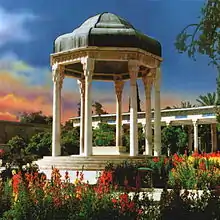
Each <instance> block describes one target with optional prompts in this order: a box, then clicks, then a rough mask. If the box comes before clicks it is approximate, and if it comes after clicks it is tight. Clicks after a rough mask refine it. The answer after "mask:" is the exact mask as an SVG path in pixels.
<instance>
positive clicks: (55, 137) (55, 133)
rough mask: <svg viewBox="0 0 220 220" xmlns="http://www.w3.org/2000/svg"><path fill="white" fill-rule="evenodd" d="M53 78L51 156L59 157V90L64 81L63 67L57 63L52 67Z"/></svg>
mask: <svg viewBox="0 0 220 220" xmlns="http://www.w3.org/2000/svg"><path fill="white" fill-rule="evenodd" d="M52 76H53V124H52V156H53V157H55V156H60V155H61V146H60V135H61V89H62V85H63V79H64V67H63V66H61V65H58V64H57V63H56V64H54V65H53V66H52Z"/></svg>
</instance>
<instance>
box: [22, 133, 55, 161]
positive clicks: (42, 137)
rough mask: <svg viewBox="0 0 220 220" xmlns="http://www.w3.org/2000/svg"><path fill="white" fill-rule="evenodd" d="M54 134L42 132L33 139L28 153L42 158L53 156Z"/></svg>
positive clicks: (28, 147) (27, 150) (27, 149)
mask: <svg viewBox="0 0 220 220" xmlns="http://www.w3.org/2000/svg"><path fill="white" fill-rule="evenodd" d="M51 146H52V133H51V132H40V133H38V134H35V135H34V136H32V137H31V139H30V141H29V144H28V146H27V148H26V153H27V154H31V155H35V156H36V157H38V158H39V157H40V158H42V157H43V156H50V155H51Z"/></svg>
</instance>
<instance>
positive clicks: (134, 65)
mask: <svg viewBox="0 0 220 220" xmlns="http://www.w3.org/2000/svg"><path fill="white" fill-rule="evenodd" d="M139 66H140V63H139V62H138V61H137V60H128V72H129V73H131V72H135V73H138V71H139Z"/></svg>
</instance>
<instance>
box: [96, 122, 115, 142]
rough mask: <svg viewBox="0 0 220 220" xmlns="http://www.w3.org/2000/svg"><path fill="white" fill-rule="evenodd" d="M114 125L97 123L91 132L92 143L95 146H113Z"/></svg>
mask: <svg viewBox="0 0 220 220" xmlns="http://www.w3.org/2000/svg"><path fill="white" fill-rule="evenodd" d="M115 131H116V126H115V125H109V124H107V123H99V126H98V127H97V128H95V129H94V131H93V142H94V145H95V146H115Z"/></svg>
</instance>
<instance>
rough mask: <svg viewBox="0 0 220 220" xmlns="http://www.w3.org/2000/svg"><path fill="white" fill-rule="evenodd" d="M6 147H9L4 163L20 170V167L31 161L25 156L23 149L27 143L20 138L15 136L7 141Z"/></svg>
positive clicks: (30, 158)
mask: <svg viewBox="0 0 220 220" xmlns="http://www.w3.org/2000/svg"><path fill="white" fill-rule="evenodd" d="M7 145H9V147H10V151H9V152H8V154H7V159H6V162H7V163H9V164H11V165H14V166H18V167H19V169H20V170H21V169H22V166H23V165H25V164H27V163H28V162H31V161H32V157H30V156H29V155H27V154H26V152H25V149H26V147H27V143H26V142H25V141H24V139H23V138H22V137H19V136H15V137H13V138H12V139H11V140H9V141H8V143H7Z"/></svg>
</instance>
